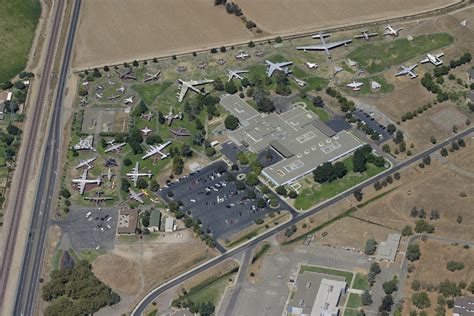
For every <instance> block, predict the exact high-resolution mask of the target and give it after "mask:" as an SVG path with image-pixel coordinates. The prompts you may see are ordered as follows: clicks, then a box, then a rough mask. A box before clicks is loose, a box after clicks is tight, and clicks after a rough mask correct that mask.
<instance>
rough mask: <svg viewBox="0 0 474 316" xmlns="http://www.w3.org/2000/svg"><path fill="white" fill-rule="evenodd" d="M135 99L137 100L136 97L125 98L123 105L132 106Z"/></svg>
mask: <svg viewBox="0 0 474 316" xmlns="http://www.w3.org/2000/svg"><path fill="white" fill-rule="evenodd" d="M134 98H135V96H134V95H132V96H131V97H128V98H125V99H124V100H123V103H125V104H131V103H133V99H134Z"/></svg>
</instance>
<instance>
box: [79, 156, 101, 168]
mask: <svg viewBox="0 0 474 316" xmlns="http://www.w3.org/2000/svg"><path fill="white" fill-rule="evenodd" d="M96 159H97V157H92V158H89V159H86V160H84V159H81V160H79V164H78V165H77V166H76V169H80V168H82V167H85V166H87V169H92V167H93V166H92V165H91V164H90V163H91V162H93V161H94V160H96Z"/></svg>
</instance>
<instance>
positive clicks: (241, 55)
mask: <svg viewBox="0 0 474 316" xmlns="http://www.w3.org/2000/svg"><path fill="white" fill-rule="evenodd" d="M247 57H250V54H247V53H246V52H244V51H243V50H239V54H238V55H235V58H236V59H242V60H245V59H246V58H247Z"/></svg>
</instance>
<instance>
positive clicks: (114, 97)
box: [107, 94, 120, 101]
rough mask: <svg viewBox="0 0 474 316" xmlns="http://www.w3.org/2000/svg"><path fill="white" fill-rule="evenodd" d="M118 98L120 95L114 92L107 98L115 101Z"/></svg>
mask: <svg viewBox="0 0 474 316" xmlns="http://www.w3.org/2000/svg"><path fill="white" fill-rule="evenodd" d="M118 98H120V96H119V95H117V94H112V95H111V96H110V97H108V98H107V100H110V101H113V100H115V99H118Z"/></svg>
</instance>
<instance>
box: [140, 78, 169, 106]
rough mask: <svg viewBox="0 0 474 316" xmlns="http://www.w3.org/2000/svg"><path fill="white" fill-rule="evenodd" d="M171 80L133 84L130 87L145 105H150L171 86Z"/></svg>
mask: <svg viewBox="0 0 474 316" xmlns="http://www.w3.org/2000/svg"><path fill="white" fill-rule="evenodd" d="M171 84H172V83H171V82H162V83H157V84H150V85H143V84H141V85H133V86H132V89H133V90H135V91H137V92H138V94H139V95H140V98H141V99H142V100H143V101H144V102H145V104H146V105H151V104H152V103H153V102H154V101H155V100H156V98H157V97H158V96H159V95H160V94H162V93H163V92H164V91H165V90H166V89H168V88H169V87H170V86H171Z"/></svg>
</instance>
